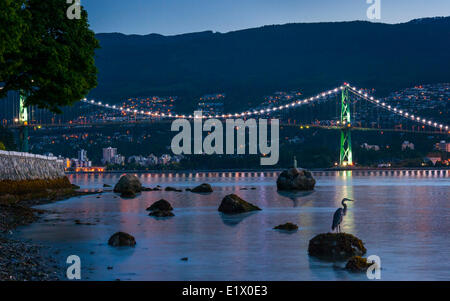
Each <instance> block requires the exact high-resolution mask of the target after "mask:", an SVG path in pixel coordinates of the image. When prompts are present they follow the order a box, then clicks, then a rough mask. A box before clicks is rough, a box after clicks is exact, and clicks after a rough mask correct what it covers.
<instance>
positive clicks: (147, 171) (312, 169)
mask: <svg viewBox="0 0 450 301" xmlns="http://www.w3.org/2000/svg"><path fill="white" fill-rule="evenodd" d="M283 170H284V169H283V168H276V169H190V170H189V169H186V170H157V169H156V170H107V171H103V172H74V171H70V172H66V174H67V175H76V174H123V173H136V174H145V173H193V172H281V171H283ZM308 170H310V171H312V172H327V171H403V170H404V171H413V170H418V171H440V170H450V167H395V168H394V167H389V168H382V167H380V168H377V167H364V168H311V169H308Z"/></svg>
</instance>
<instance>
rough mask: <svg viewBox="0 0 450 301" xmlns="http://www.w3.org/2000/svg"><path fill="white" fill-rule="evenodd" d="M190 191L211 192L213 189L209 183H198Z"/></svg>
mask: <svg viewBox="0 0 450 301" xmlns="http://www.w3.org/2000/svg"><path fill="white" fill-rule="evenodd" d="M191 191H192V192H196V193H199V192H213V189H212V187H211V185H209V184H207V183H204V184H202V185H199V186H197V187H195V188H194V189H192V190H191Z"/></svg>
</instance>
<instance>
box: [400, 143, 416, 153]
mask: <svg viewBox="0 0 450 301" xmlns="http://www.w3.org/2000/svg"><path fill="white" fill-rule="evenodd" d="M406 150H414V143H411V142H409V141H403V143H402V151H406Z"/></svg>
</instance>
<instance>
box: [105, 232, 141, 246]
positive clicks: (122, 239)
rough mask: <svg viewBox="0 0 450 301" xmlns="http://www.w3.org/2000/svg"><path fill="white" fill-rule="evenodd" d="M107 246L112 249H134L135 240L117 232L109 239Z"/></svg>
mask: <svg viewBox="0 0 450 301" xmlns="http://www.w3.org/2000/svg"><path fill="white" fill-rule="evenodd" d="M108 245H110V246H113V247H134V246H135V245H136V240H135V239H134V237H133V236H131V235H130V234H128V233H124V232H117V233H115V234H113V236H111V237H110V238H109V240H108Z"/></svg>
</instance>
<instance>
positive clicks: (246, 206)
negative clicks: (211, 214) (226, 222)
mask: <svg viewBox="0 0 450 301" xmlns="http://www.w3.org/2000/svg"><path fill="white" fill-rule="evenodd" d="M257 210H261V208H259V207H258V206H255V205H253V204H250V203H248V202H246V201H244V200H243V199H241V198H240V197H239V196H237V195H235V194H229V195H227V196H226V197H224V198H223V200H222V203H221V204H220V206H219V211H220V212H223V213H225V214H238V213H244V212H250V211H257Z"/></svg>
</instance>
